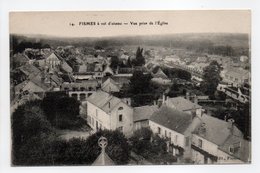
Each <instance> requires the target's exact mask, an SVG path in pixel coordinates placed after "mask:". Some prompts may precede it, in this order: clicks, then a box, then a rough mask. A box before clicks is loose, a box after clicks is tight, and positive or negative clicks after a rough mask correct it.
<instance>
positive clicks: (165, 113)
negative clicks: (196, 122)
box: [150, 105, 192, 134]
mask: <svg viewBox="0 0 260 173" xmlns="http://www.w3.org/2000/svg"><path fill="white" fill-rule="evenodd" d="M150 120H151V121H153V122H155V123H157V124H160V125H162V126H164V127H166V128H168V129H171V130H173V131H176V132H178V133H181V134H184V133H185V131H186V130H187V129H188V127H189V125H190V124H191V122H192V115H190V114H187V113H184V112H181V111H178V110H176V109H173V108H170V107H168V106H165V105H163V106H161V108H160V109H159V110H158V111H156V112H154V113H153V115H152V116H151V118H150Z"/></svg>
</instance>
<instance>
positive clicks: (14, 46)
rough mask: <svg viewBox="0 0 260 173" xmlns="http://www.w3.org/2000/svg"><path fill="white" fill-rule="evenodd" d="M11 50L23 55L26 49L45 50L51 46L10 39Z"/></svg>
mask: <svg viewBox="0 0 260 173" xmlns="http://www.w3.org/2000/svg"><path fill="white" fill-rule="evenodd" d="M10 48H11V50H13V53H14V54H15V53H22V52H23V51H24V50H25V49H26V48H32V49H43V48H50V45H49V44H46V43H42V42H37V41H30V40H29V41H27V40H25V39H19V38H18V37H15V36H11V37H10Z"/></svg>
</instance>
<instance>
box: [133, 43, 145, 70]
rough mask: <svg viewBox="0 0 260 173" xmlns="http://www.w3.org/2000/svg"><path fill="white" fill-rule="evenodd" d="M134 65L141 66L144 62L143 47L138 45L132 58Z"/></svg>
mask: <svg viewBox="0 0 260 173" xmlns="http://www.w3.org/2000/svg"><path fill="white" fill-rule="evenodd" d="M133 64H134V65H135V66H142V65H144V64H145V59H144V56H143V48H140V47H138V48H137V50H136V58H135V60H133Z"/></svg>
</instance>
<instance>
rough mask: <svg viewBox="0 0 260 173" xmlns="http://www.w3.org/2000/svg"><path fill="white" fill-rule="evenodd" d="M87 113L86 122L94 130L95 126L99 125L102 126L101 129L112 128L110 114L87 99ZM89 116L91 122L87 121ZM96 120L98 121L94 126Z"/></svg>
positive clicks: (95, 129)
mask: <svg viewBox="0 0 260 173" xmlns="http://www.w3.org/2000/svg"><path fill="white" fill-rule="evenodd" d="M87 115H88V124H89V125H90V126H91V127H92V128H93V131H94V132H96V131H97V128H100V125H101V126H102V127H101V129H108V130H111V129H112V128H111V120H110V117H111V116H110V115H109V114H107V113H106V112H104V111H103V110H101V109H100V108H98V107H96V106H95V105H93V104H92V103H90V102H88V101H87ZM90 118H92V119H93V120H94V123H91V122H92V121H89V120H90ZM96 122H98V126H96Z"/></svg>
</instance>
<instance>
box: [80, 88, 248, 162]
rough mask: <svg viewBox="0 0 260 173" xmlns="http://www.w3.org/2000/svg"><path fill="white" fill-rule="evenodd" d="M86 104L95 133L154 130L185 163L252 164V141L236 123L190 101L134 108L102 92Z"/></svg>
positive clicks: (172, 100) (165, 101)
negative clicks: (204, 109) (210, 112)
mask: <svg viewBox="0 0 260 173" xmlns="http://www.w3.org/2000/svg"><path fill="white" fill-rule="evenodd" d="M82 105H83V109H85V111H84V112H85V113H86V115H85V116H86V118H87V120H88V124H89V125H90V126H91V127H92V129H93V130H94V132H95V131H98V130H99V129H109V130H120V131H121V132H123V133H124V134H125V135H126V136H128V137H130V136H131V135H132V134H133V132H134V131H135V130H138V129H141V128H150V129H151V130H152V132H153V133H154V134H157V135H159V136H160V137H162V138H165V139H166V140H167V146H168V152H169V153H172V154H173V155H175V156H178V158H179V159H181V160H191V161H192V162H193V163H199V164H200V163H243V162H245V163H248V162H250V155H249V153H250V142H248V141H246V140H244V139H243V134H242V132H241V131H240V130H239V129H238V128H237V127H236V126H235V123H234V121H233V120H229V121H228V122H227V121H224V120H220V119H217V118H214V117H212V116H209V115H207V114H205V113H204V111H203V109H202V107H201V106H200V105H198V104H197V103H196V102H192V101H190V100H188V99H186V98H183V97H175V98H168V97H164V98H163V103H162V105H161V106H160V107H159V106H158V105H156V104H155V105H146V106H141V107H131V102H130V99H119V98H117V97H115V96H113V95H111V94H109V93H107V92H104V91H102V90H98V91H97V92H95V93H93V94H92V95H91V96H90V97H88V98H87V100H86V101H85V102H83V103H82Z"/></svg>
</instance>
